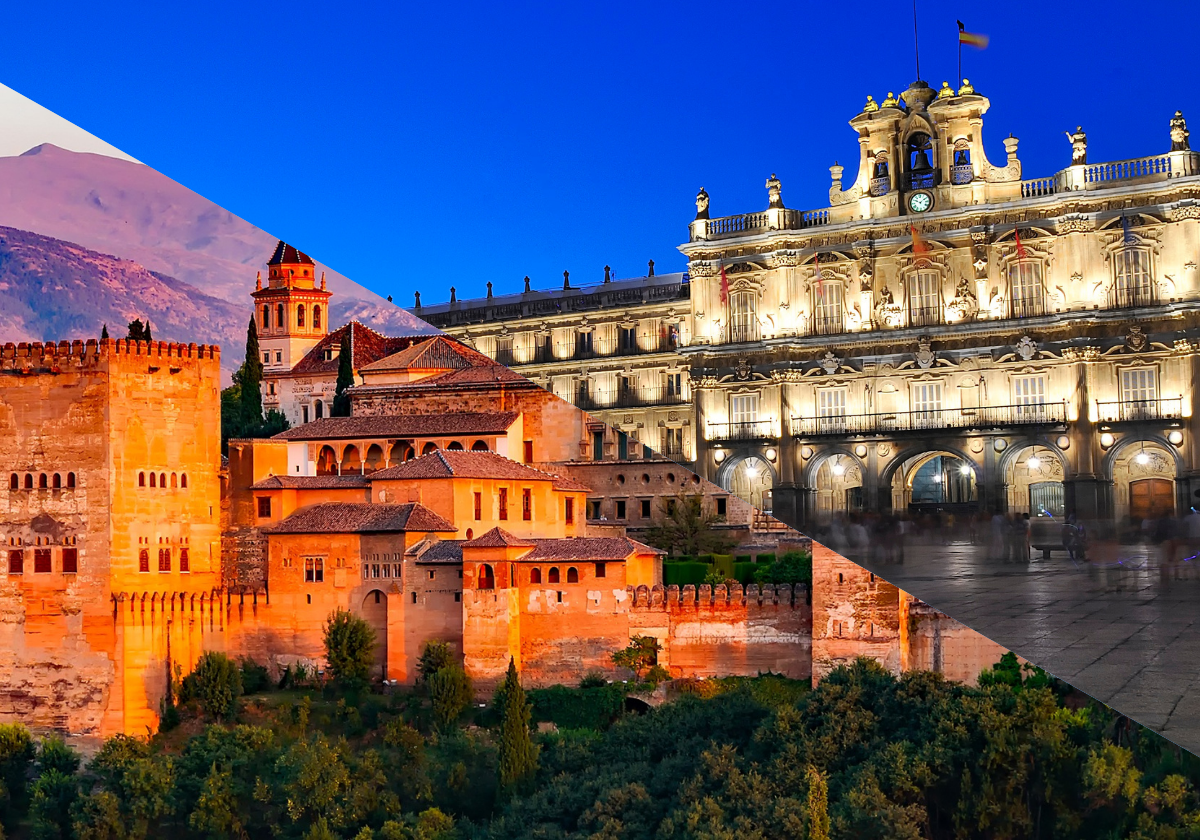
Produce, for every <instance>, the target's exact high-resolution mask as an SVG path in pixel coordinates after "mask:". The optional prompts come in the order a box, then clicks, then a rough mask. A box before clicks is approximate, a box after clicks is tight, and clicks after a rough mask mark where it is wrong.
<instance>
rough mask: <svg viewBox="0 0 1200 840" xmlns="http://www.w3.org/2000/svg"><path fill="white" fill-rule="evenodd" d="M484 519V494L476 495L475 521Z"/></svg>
mask: <svg viewBox="0 0 1200 840" xmlns="http://www.w3.org/2000/svg"><path fill="white" fill-rule="evenodd" d="M481 519H483V493H479V492H476V493H475V521H476V522H478V521H479V520H481Z"/></svg>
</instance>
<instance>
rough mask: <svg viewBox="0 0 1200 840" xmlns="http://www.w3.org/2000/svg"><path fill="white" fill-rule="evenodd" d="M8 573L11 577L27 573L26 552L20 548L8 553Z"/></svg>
mask: <svg viewBox="0 0 1200 840" xmlns="http://www.w3.org/2000/svg"><path fill="white" fill-rule="evenodd" d="M8 573H9V574H10V575H20V574H24V573H25V552H24V551H22V550H21V549H19V548H17V549H14V550H12V551H10V552H8Z"/></svg>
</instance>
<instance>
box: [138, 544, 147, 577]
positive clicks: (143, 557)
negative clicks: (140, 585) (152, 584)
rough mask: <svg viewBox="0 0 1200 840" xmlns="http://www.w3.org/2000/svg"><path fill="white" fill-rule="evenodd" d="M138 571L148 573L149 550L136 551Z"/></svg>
mask: <svg viewBox="0 0 1200 840" xmlns="http://www.w3.org/2000/svg"><path fill="white" fill-rule="evenodd" d="M138 571H139V572H148V571H150V549H148V548H143V549H139V550H138Z"/></svg>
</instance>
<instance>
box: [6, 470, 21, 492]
mask: <svg viewBox="0 0 1200 840" xmlns="http://www.w3.org/2000/svg"><path fill="white" fill-rule="evenodd" d="M8 489H9V490H20V489H21V477H20V476H19V475H17V474H16V473H13V474H12V476H10V477H9V479H8Z"/></svg>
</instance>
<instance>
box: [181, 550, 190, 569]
mask: <svg viewBox="0 0 1200 840" xmlns="http://www.w3.org/2000/svg"><path fill="white" fill-rule="evenodd" d="M191 570H192V558H191V555H190V553H189V552H188V550H187V549H186V548H181V549H179V571H181V572H190V571H191Z"/></svg>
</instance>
